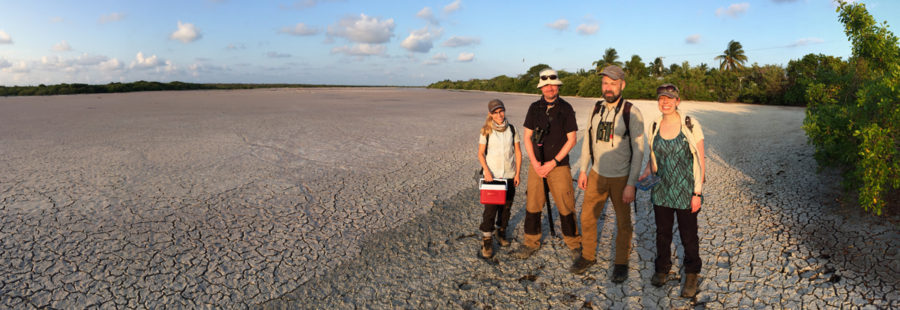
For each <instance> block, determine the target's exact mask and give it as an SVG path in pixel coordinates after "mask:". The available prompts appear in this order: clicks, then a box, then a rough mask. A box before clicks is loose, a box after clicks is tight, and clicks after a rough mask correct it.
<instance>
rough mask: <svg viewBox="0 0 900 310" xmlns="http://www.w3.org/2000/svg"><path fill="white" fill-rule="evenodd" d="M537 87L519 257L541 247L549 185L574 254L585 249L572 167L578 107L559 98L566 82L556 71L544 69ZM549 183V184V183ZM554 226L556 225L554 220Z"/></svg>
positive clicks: (528, 122)
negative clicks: (573, 106)
mask: <svg viewBox="0 0 900 310" xmlns="http://www.w3.org/2000/svg"><path fill="white" fill-rule="evenodd" d="M540 78H541V79H540V80H539V81H538V85H537V87H538V88H540V89H541V93H542V94H543V96H541V99H540V100H538V101H535V102H534V103H532V104H531V106H530V107H529V108H528V114H526V115H525V124H524V126H523V127H525V134H524V137H525V149H526V150H527V151H528V159H529V162H530V165H529V167H528V186H527V196H526V204H525V211H526V212H525V223H524V225H525V240H524V241H523V242H522V244H521V246H520V247H519V249H518V250H516V251H515V252H513V255H514V256H515V257H518V258H520V259H525V258H528V257H530V256H531V255H532V254H534V252H536V251H537V250H538V249H540V247H541V208H542V207H543V205H544V203H545V202H546V197H547V196H546V192H545V190H544V189H545V188H549V191H550V193H551V194H553V201H554V202H556V208H557V210H559V217H560V219H559V222H560V226H561V228H562V232H563V240H564V241H565V242H566V245H567V246H568V247H569V249H570V250H571V251H572V253H573V255H574V254H576V253H579V252H581V251H580V250H579V247H580V246H581V241H580V240H579V236H578V233H577V227H576V225H575V189H574V187H573V186H572V170H571V169H569V151H571V150H572V148H573V147H575V143H576V139H577V137H576V136H575V133H576V132H578V124H577V123H576V122H575V110H573V109H572V105H570V104H569V103H568V102H566V101H565V100H563V99H562V98H559V86H560V85H562V81H560V80H559V75H558V74H557V73H556V71H555V70H552V69H544V70H543V71H541V73H540ZM545 184H546V185H545ZM550 225H553V223H552V222H551V223H550Z"/></svg>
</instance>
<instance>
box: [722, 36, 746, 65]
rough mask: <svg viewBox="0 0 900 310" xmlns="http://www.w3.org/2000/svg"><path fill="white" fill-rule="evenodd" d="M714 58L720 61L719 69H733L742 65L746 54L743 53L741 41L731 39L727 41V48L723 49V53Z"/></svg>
mask: <svg viewBox="0 0 900 310" xmlns="http://www.w3.org/2000/svg"><path fill="white" fill-rule="evenodd" d="M715 59H716V60H720V61H722V63H721V65H719V70H733V69H740V68H743V67H744V62H747V55H744V47H743V46H741V42H738V41H735V40H731V41H730V42H728V48H726V49H725V51H724V54H722V55H719V56H716V58H715Z"/></svg>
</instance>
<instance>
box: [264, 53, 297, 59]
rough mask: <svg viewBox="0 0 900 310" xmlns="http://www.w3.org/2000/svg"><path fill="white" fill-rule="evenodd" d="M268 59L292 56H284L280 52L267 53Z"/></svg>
mask: <svg viewBox="0 0 900 310" xmlns="http://www.w3.org/2000/svg"><path fill="white" fill-rule="evenodd" d="M266 57H269V58H288V57H291V54H284V53H279V52H268V53H266Z"/></svg>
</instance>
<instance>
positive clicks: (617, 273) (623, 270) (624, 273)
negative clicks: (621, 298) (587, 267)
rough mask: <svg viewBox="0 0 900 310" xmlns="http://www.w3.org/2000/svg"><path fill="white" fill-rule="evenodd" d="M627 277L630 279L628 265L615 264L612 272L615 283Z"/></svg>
mask: <svg viewBox="0 0 900 310" xmlns="http://www.w3.org/2000/svg"><path fill="white" fill-rule="evenodd" d="M625 279H628V265H620V264H615V265H614V266H613V273H612V281H613V283H622V282H625Z"/></svg>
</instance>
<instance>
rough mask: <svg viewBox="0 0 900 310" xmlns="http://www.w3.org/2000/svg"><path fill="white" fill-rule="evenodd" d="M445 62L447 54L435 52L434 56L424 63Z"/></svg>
mask: <svg viewBox="0 0 900 310" xmlns="http://www.w3.org/2000/svg"><path fill="white" fill-rule="evenodd" d="M445 62H447V54H444V53H437V54H434V56H431V59H429V60H428V61H425V64H426V65H436V64H442V63H445Z"/></svg>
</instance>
